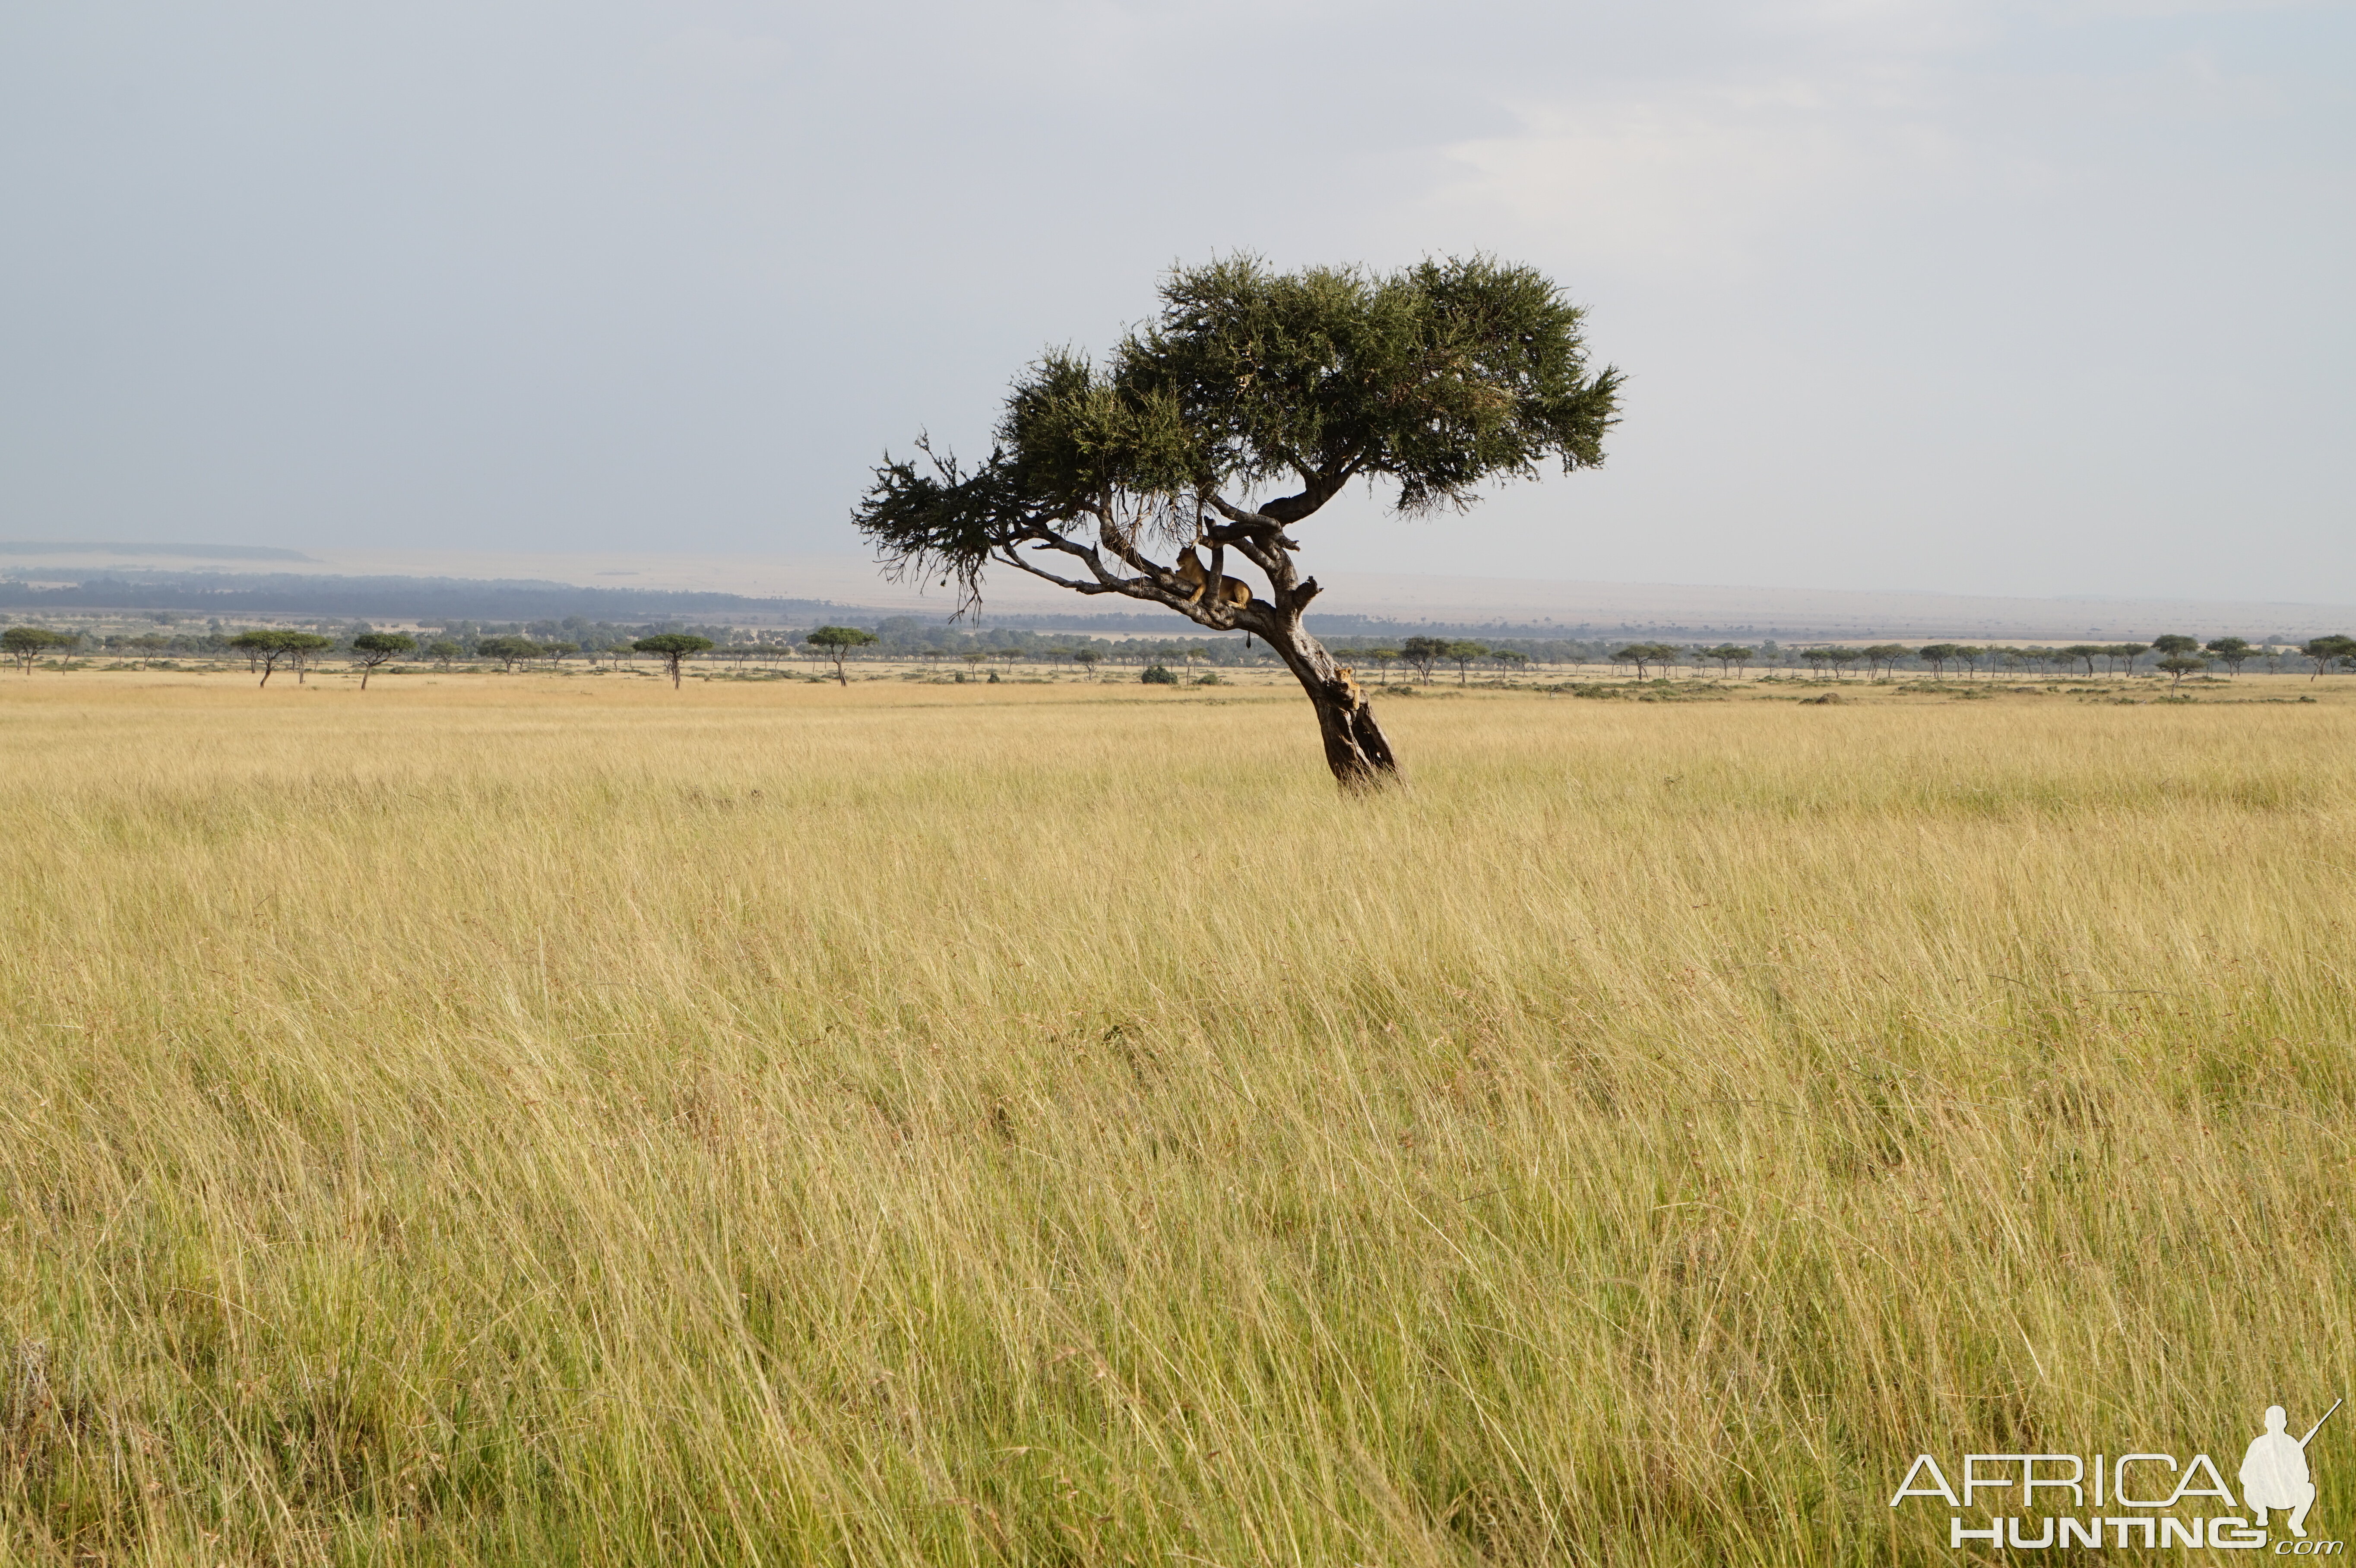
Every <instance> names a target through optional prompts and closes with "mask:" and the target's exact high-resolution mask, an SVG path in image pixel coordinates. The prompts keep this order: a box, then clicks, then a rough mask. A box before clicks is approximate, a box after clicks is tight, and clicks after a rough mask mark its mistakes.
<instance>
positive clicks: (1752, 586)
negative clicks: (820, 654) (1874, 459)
mask: <svg viewBox="0 0 2356 1568" xmlns="http://www.w3.org/2000/svg"><path fill="white" fill-rule="evenodd" d="M315 548H325V549H329V550H330V552H331V554H330V556H328V557H322V556H318V555H312V554H307V553H305V552H304V551H302V550H299V549H292V548H289V547H286V546H280V545H239V544H217V543H203V542H195V543H187V544H172V543H135V542H123V541H105V540H102V541H91V542H88V543H83V542H78V541H73V540H59V539H18V540H0V572H5V571H8V570H9V569H8V565H7V563H6V562H5V557H6V556H7V555H9V554H11V553H15V554H18V555H26V556H69V555H105V556H122V557H143V556H144V557H150V558H155V557H166V558H172V559H177V560H245V561H284V562H288V563H296V564H302V565H306V566H326V567H334V566H335V565H336V564H337V563H336V562H335V561H334V560H333V559H332V554H335V553H349V554H357V555H364V556H365V555H375V556H383V555H401V556H431V557H444V558H456V557H468V556H476V557H487V556H507V557H541V558H543V559H546V560H567V559H573V560H585V559H589V558H607V557H613V556H637V555H641V554H644V555H649V556H653V557H654V558H656V559H668V560H680V561H691V560H741V559H744V558H746V557H752V558H756V559H766V560H776V561H777V562H779V563H780V564H785V563H789V562H792V561H794V560H827V561H832V562H849V561H853V560H863V559H864V558H862V556H860V555H859V553H858V552H856V551H766V550H750V551H730V550H708V551H707V550H664V551H646V552H641V551H635V550H549V549H511V550H510V549H440V548H434V547H427V548H423V549H402V548H401V547H399V546H393V547H391V548H390V549H374V548H370V547H368V546H359V547H349V548H348V547H340V546H330V547H315ZM181 575H191V576H193V575H199V573H196V572H189V573H183V574H181ZM223 575H229V574H226V573H224V574H223ZM410 575H426V576H431V577H434V578H440V579H444V580H446V581H480V582H484V583H495V582H496V583H502V584H509V583H521V582H531V583H533V584H535V585H543V584H544V585H546V586H550V587H556V586H562V587H573V588H584V589H591V588H606V587H608V585H605V584H593V583H585V582H563V581H561V580H559V579H553V578H539V577H532V578H521V577H517V576H515V575H513V574H511V573H489V574H487V575H484V576H480V577H477V576H473V575H470V574H467V573H465V572H462V571H447V572H433V573H425V574H412V573H405V572H383V571H327V572H321V573H318V574H317V576H318V577H319V578H320V579H321V580H323V581H325V580H329V579H335V578H342V579H346V580H348V581H369V580H376V581H383V580H388V579H391V578H394V577H402V576H410ZM590 575H593V576H596V577H603V578H608V579H611V578H616V577H623V576H635V575H637V573H636V572H635V571H629V572H625V571H613V570H601V571H594V572H591V573H590ZM1325 575H1326V576H1327V577H1329V578H1332V579H1333V580H1335V581H1340V580H1342V579H1344V578H1350V577H1398V578H1405V579H1410V580H1413V581H1424V582H1430V581H1451V582H1483V581H1496V582H1510V583H1514V584H1516V585H1517V586H1519V587H1520V588H1522V589H1523V590H1525V591H1526V590H1528V589H1530V588H1532V587H1535V586H1537V585H1540V584H1548V585H1560V586H1562V587H1566V588H1609V589H1618V590H1632V589H1633V590H1643V589H1670V590H1677V591H1682V592H1719V593H1754V594H1762V595H1764V594H1826V595H1833V596H1837V597H1842V598H1859V599H1875V598H1879V599H1893V598H1906V599H1933V600H1965V601H1972V600H1995V601H2005V600H2011V601H2020V602H2027V603H2037V604H2053V605H2063V604H2102V605H2136V604H2167V603H2180V604H2185V605H2213V606H2216V607H2217V608H2219V609H2224V608H2227V607H2247V608H2250V609H2260V608H2264V609H2270V610H2282V611H2295V610H2309V611H2327V612H2356V598H2351V599H2350V600H2347V601H2336V600H2324V599H2286V598H2271V597H2269V598H2250V597H2235V596H2219V595H2207V594H2195V593H2187V592H2147V593H2121V592H2097V591H2091V590H2072V591H2071V592H2061V593H2032V592H1994V591H1987V590H1959V589H1948V588H1843V587H1831V586H1814V585H1812V586H1805V587H1794V586H1790V585H1776V584H1766V583H1754V582H1726V581H1715V582H1678V581H1669V580H1666V579H1619V578H1576V577H1531V576H1499V575H1493V574H1489V573H1482V572H1437V571H1404V570H1399V571H1375V570H1360V569H1356V568H1347V567H1344V568H1328V569H1326V571H1325ZM630 586H632V587H637V588H644V589H648V590H652V591H657V592H675V593H692V592H699V591H698V590H694V589H685V588H676V587H672V588H663V587H660V586H659V585H658V584H655V583H651V582H649V583H643V584H632V585H630ZM878 586H879V587H881V586H883V585H882V584H881V583H880V582H879V584H878ZM1019 586H1021V587H1022V588H1023V589H1024V590H1025V591H1026V592H1027V591H1028V590H1029V589H1030V586H1031V585H1029V584H1027V583H1024V584H1021V585H1019ZM611 591H619V590H611ZM742 597H745V598H753V599H787V600H790V599H801V600H806V601H807V600H812V599H815V600H819V601H820V602H826V603H834V602H835V601H834V600H832V599H830V598H828V597H827V596H824V595H803V594H791V593H752V594H745V595H742ZM845 607H846V608H851V607H852V606H850V605H846V606H845ZM857 607H858V608H862V609H865V608H871V606H863V605H862V606H857ZM1432 608H1433V609H1435V610H1437V609H1439V608H1440V607H1437V606H1435V607H1432ZM1448 608H1451V609H1458V610H1459V614H1458V615H1457V616H1453V617H1451V619H1458V618H1462V609H1461V607H1454V606H1451V607H1448ZM894 613H905V612H894ZM1021 613H1025V614H1035V613H1041V612H1039V611H1036V610H1024V611H1023V612H1021ZM1346 613H1355V614H1365V615H1368V616H1373V617H1378V618H1386V619H1388V618H1399V613H1398V612H1381V611H1365V610H1362V611H1354V612H1346ZM1427 613H1429V612H1427V611H1424V610H1420V609H1419V610H1417V611H1415V612H1413V613H1412V614H1416V615H1421V614H1427ZM1475 613H1478V612H1475ZM1523 618H1524V617H1515V619H1517V620H1519V619H1523ZM1558 618H1559V617H1558V616H1535V617H1526V619H1528V620H1529V622H1530V624H1537V623H1539V622H1541V621H1545V620H1551V619H1558ZM1614 618H1615V619H1616V617H1614ZM1714 618H1715V617H1714ZM1582 620H1583V622H1584V624H1592V619H1591V618H1582Z"/></svg>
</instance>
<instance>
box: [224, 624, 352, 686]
mask: <svg viewBox="0 0 2356 1568" xmlns="http://www.w3.org/2000/svg"><path fill="white" fill-rule="evenodd" d="M229 645H230V647H232V648H235V649H237V650H238V651H239V652H241V653H242V654H244V655H246V656H248V657H249V658H251V659H252V661H253V663H254V664H255V665H256V666H257V667H260V669H261V671H262V679H261V680H259V681H258V682H256V683H255V684H256V685H258V686H268V685H269V684H270V677H271V674H272V672H273V671H274V670H276V669H277V667H279V666H280V665H282V664H284V665H288V666H291V667H293V669H294V671H295V684H297V685H300V684H302V681H303V673H304V670H303V667H304V661H305V659H307V658H309V657H310V656H312V655H313V654H316V653H318V652H321V651H322V650H324V649H327V648H332V647H334V646H335V645H336V640H335V639H334V638H333V637H323V636H320V635H318V634H317V633H316V632H290V631H286V630H284V629H280V628H265V629H263V630H261V631H253V632H240V633H239V634H238V635H236V636H234V637H231V638H230V640H229Z"/></svg>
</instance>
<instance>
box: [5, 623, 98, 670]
mask: <svg viewBox="0 0 2356 1568" xmlns="http://www.w3.org/2000/svg"><path fill="white" fill-rule="evenodd" d="M80 641H81V638H80V636H79V635H75V634H73V633H70V632H52V631H50V630H49V629H48V627H47V626H11V627H9V628H8V629H7V630H6V631H5V632H0V650H5V652H6V654H7V656H9V657H10V658H12V659H15V660H16V667H17V668H19V669H21V670H23V671H24V672H25V673H26V674H27V675H30V674H32V673H33V661H34V660H35V659H37V658H39V657H40V656H42V655H43V654H48V653H56V652H58V651H59V650H60V649H64V648H70V647H71V646H73V645H75V644H76V643H79V642H80Z"/></svg>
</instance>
